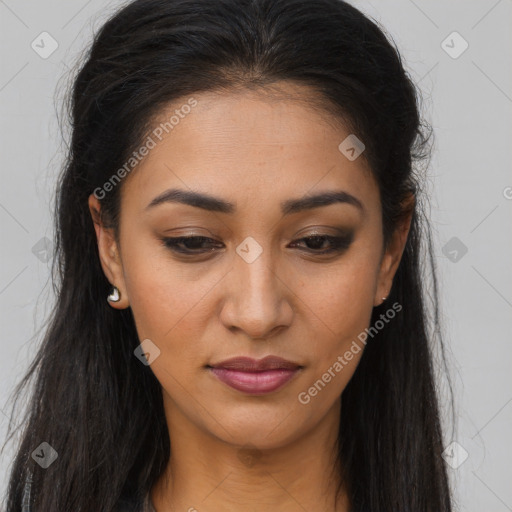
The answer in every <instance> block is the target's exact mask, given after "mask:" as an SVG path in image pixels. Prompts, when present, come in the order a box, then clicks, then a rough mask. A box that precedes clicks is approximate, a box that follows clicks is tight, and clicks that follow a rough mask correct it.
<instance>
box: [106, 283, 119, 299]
mask: <svg viewBox="0 0 512 512" xmlns="http://www.w3.org/2000/svg"><path fill="white" fill-rule="evenodd" d="M120 299H121V294H120V293H119V288H117V286H113V287H112V293H111V294H110V295H109V296H108V297H107V300H108V301H109V302H119V300H120Z"/></svg>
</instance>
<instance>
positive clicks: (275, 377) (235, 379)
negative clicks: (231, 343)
mask: <svg viewBox="0 0 512 512" xmlns="http://www.w3.org/2000/svg"><path fill="white" fill-rule="evenodd" d="M206 367H207V368H208V370H209V371H210V373H211V374H212V375H214V376H215V377H216V378H217V379H219V380H220V381H221V382H223V383H224V384H226V385H228V386H230V387H231V388H233V389H236V390H238V391H241V392H243V393H248V394H253V395H254V394H265V393H270V392H272V391H276V390H277V389H280V388H282V387H283V386H284V385H285V384H287V383H288V382H289V381H290V380H291V379H292V378H293V377H294V376H295V375H296V374H297V373H299V371H300V370H301V369H302V368H303V366H301V365H299V364H297V363H294V362H292V361H287V360H286V359H283V358H280V357H277V356H267V357H265V358H263V359H260V360H256V359H252V358H250V357H235V358H232V359H228V360H226V361H222V362H220V363H217V364H214V365H207V366H206Z"/></svg>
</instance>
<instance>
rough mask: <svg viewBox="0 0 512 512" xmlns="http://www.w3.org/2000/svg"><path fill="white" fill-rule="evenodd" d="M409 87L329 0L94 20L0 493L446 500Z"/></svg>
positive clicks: (32, 500)
mask: <svg viewBox="0 0 512 512" xmlns="http://www.w3.org/2000/svg"><path fill="white" fill-rule="evenodd" d="M418 96H419V95H418V92H417V91H416V89H415V86H414V85H413V83H412V82H411V80H410V78H409V77H408V75H407V73H406V72H405V71H404V69H403V66H402V63H401V60H400V56H399V53H398V51H397V49H396V48H395V47H394V45H392V44H391V43H390V42H389V41H388V39H387V38H386V36H385V35H384V33H383V31H382V29H380V28H379V27H378V26H377V25H376V23H374V22H373V21H371V20H370V19H368V17H366V16H364V15H363V14H362V13H361V12H359V11H358V10H356V9H355V8H354V7H352V6H350V5H349V4H347V3H345V2H342V1H340V0H314V1H309V2H303V1H301V0H216V1H211V0H172V1H171V0H166V1H159V0H136V1H134V2H132V3H130V4H128V5H126V6H125V7H123V8H122V9H121V10H120V11H119V12H118V13H117V14H115V16H113V17H112V18H111V19H110V20H109V21H108V22H107V23H105V25H104V26H103V27H102V29H101V30H100V31H99V33H98V34H97V36H96V37H95V40H94V43H93V45H92V47H91V50H90V52H89V54H88V55H87V60H86V62H85V63H84V64H83V65H82V67H81V69H80V71H79V73H78V75H77V76H76V78H75V80H74V83H73V88H72V96H71V100H70V106H71V123H72V140H71V144H70V149H69V155H68V159H67V162H66V166H65V170H64V173H63V175H62V178H61V181H60V183H59V188H58V199H57V203H56V233H57V234H56V238H57V247H58V250H57V253H56V259H55V262H56V265H57V267H56V268H57V270H58V272H56V274H57V275H56V277H57V278H58V279H57V283H56V287H57V290H58V300H57V303H56V306H55V309H54V311H53V314H52V318H51V323H50V325H49V328H48V331H47V333H46V336H45V338H44V342H43V344H42V346H41V349H40V351H39V353H38V354H37V357H36V358H35V361H34V363H33V365H32V366H31V368H30V370H29V372H28V374H27V375H26V376H25V378H24V379H23V382H22V384H25V383H26V382H27V381H28V380H29V379H30V378H31V377H35V378H36V385H35V389H34V394H33V397H32V400H31V403H30V409H29V416H28V418H27V419H26V423H25V425H26V429H25V431H24V434H23V437H22V442H21V445H20V447H19V450H18V452H17V456H16V458H15V460H14V463H13V466H12V472H11V477H10V481H9V489H8V496H7V499H6V504H7V510H9V511H12V512H14V511H19V510H22V505H23V506H24V508H23V510H32V511H38V512H41V511H55V510H59V511H69V510H73V511H91V512H92V511H94V512H97V511H111V510H154V511H157V512H165V511H171V510H189V511H193V510H197V511H200V512H203V511H218V510H235V509H236V510H240V509H242V510H254V511H256V510H257V511H262V510H263V511H266V510H269V511H297V510H308V511H311V512H315V511H329V512H331V511H336V512H348V511H352V512H359V511H371V512H376V511H392V512H406V511H408V512H420V511H421V512H425V511H435V512H447V511H450V510H451V505H450V503H451V498H450V490H449V485H448V481H447V473H446V469H445V466H444V462H443V459H442V457H441V454H442V451H443V443H442V430H441V425H440V419H439V410H438V401H437V396H436V387H435V383H434V379H433V370H432V366H433V363H432V357H431V351H432V346H431V344H430V343H431V341H433V340H434V334H436V333H437V331H435V332H434V329H433V328H432V327H437V325H435V326H432V325H429V323H428V318H429V317H428V314H427V308H426V305H425V301H424V294H425V293H426V286H425V284H424V283H423V279H422V271H421V270H422V264H423V263H422V261H421V257H420V256H421V249H422V247H423V244H426V247H427V249H430V251H431V246H430V238H429V226H428V222H427V215H425V212H424V210H423V208H422V206H421V205H422V203H421V194H420V188H421V176H420V174H419V172H418V168H419V163H420V162H421V161H422V160H423V159H425V158H426V157H428V155H429V151H428V141H429V136H428V135H429V134H427V133H426V131H427V128H428V125H427V124H426V123H424V122H422V120H421V119H420V114H419V106H418ZM430 254H431V253H430ZM430 261H432V256H430ZM433 275H434V280H433V284H434V290H433V293H434V298H435V297H436V293H437V290H436V287H435V284H436V281H435V273H434V274H433ZM107 297H108V301H107V300H106V299H107ZM432 308H433V314H434V320H437V304H436V301H435V300H434V302H433V305H432ZM439 343H441V345H440V346H441V348H442V341H441V340H439Z"/></svg>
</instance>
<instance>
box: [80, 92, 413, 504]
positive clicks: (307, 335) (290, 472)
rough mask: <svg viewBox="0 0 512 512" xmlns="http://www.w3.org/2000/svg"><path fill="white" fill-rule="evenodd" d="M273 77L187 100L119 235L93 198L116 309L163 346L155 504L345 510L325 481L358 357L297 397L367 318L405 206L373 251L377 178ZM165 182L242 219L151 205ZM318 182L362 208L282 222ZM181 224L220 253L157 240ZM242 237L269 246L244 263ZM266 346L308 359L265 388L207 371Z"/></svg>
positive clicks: (392, 259)
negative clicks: (193, 102) (259, 88)
mask: <svg viewBox="0 0 512 512" xmlns="http://www.w3.org/2000/svg"><path fill="white" fill-rule="evenodd" d="M279 86H280V90H281V91H282V92H283V93H284V94H283V95H282V96H281V97H277V96H269V95H267V94H262V93H261V92H255V91H247V90H239V91H236V92H230V93H227V92H224V93H217V94H214V93H202V94H197V95H194V98H196V99H197V101H198V105H197V106H196V107H195V108H194V109H193V110H192V112H191V113H190V114H189V115H188V116H186V117H185V118H184V119H181V120H180V123H179V124H178V125H176V126H175V127H174V129H173V130H172V131H171V132H170V133H169V134H168V135H167V136H166V137H165V138H164V139H163V140H162V141H161V142H159V143H158V144H157V146H156V147H155V148H154V149H152V150H151V151H150V153H149V154H148V155H147V156H146V157H145V159H144V160H142V162H141V163H139V164H138V166H137V168H136V170H135V171H133V172H132V173H131V174H130V175H128V176H127V177H126V178H125V179H124V180H123V183H122V199H121V217H120V242H119V244H117V243H116V241H115V238H114V236H113V233H112V232H111V231H110V230H109V229H106V228H105V227H104V226H103V225H102V223H101V220H100V218H99V211H100V203H99V201H98V200H97V199H96V198H95V197H94V196H93V195H91V197H90V199H89V207H90V211H91V215H92V218H93V221H94V225H95V229H96V234H97V240H98V249H99V254H100V258H101V263H102V267H103V270H104V272H105V275H106V276H107V278H108V279H109V281H110V282H111V283H112V284H113V285H115V286H117V287H118V288H119V290H120V293H121V300H120V301H119V302H117V303H112V304H111V305H112V307H114V308H118V309H123V308H127V307H131V308H132V311H133V315H134V318H135V323H136V328H137V332H138V335H139V338H140V340H144V339H146V338H149V339H150V340H152V342H153V343H154V344H155V345H157V346H158V348H159V349H160V355H159V356H158V357H157V358H156V359H155V360H154V361H153V362H152V363H151V366H150V368H151V369H152V371H153V372H154V375H155V376H156V378H157V379H158V381H159V382H160V384H161V386H162V389H163V397H164V406H165V411H166V420H167V425H168V429H169V435H170V443H171V453H172V455H171V460H170V463H169V465H168V467H167V469H166V471H165V473H164V474H163V475H162V477H161V478H160V480H159V481H158V482H157V484H156V485H155V486H154V487H153V489H152V492H151V498H152V501H153V504H154V506H155V508H156V510H157V512H164V511H171V510H172V511H174V510H176V511H178V510H180V511H187V510H190V511H193V510H197V511H198V512H206V511H208V512H217V511H223V512H225V511H235V510H236V511H239V510H247V511H256V510H262V509H265V510H266V509H272V510H279V511H282V512H291V511H293V512H295V511H304V510H308V511H310V512H316V511H318V512H320V511H322V512H325V511H326V510H329V511H337V512H348V510H349V499H348V495H347V493H346V489H345V488H344V492H343V495H342V496H341V498H340V499H339V500H338V501H337V503H335V487H336V484H337V483H338V480H337V478H338V477H333V478H329V475H330V473H331V471H332V470H333V467H334V465H335V460H334V459H333V454H334V453H335V452H336V437H337V433H338V429H339V410H340V396H341V394H342V391H343V390H344V388H345V387H346V385H347V383H348V381H349V380H350V378H351V377H352V375H353V373H354V371H355V369H356V367H357V364H358V363H359V360H360V357H361V355H362V353H363V351H362V350H361V351H360V352H359V353H357V354H356V355H354V357H353V359H352V360H351V361H350V362H348V364H347V365H346V366H344V368H343V370H342V371H340V372H339V373H337V374H336V377H335V378H333V379H332V380H331V382H329V383H328V384H327V385H326V386H325V387H324V389H322V391H321V392H319V393H318V394H317V395H316V396H315V397H313V398H311V401H310V402H309V403H308V404H303V403H300V402H299V400H298V398H297V397H298V395H299V393H301V392H304V391H307V390H308V389H309V388H310V387H311V386H312V384H313V383H314V382H315V381H317V380H318V379H319V378H321V376H322V374H324V373H325V372H326V371H327V369H328V368H329V367H332V365H333V364H334V362H335V361H336V360H337V357H338V356H339V355H343V354H344V353H345V352H346V351H347V350H348V349H349V347H350V345H351V343H352V342H353V340H355V339H357V336H358V334H359V333H361V332H362V331H364V329H365V328H367V327H369V325H370V318H371V313H372V308H373V307H374V306H376V305H379V304H381V302H382V298H383V297H386V296H387V295H388V293H389V290H390V289H391V285H392V280H393V277H394V275H395V272H396V269H397V267H398V264H399V261H400V258H401V256H402V252H403V249H404V245H405V242H406V238H407V234H408V231H409V223H410V216H409V217H407V218H405V219H404V221H403V222H402V223H401V224H400V225H399V227H398V229H397V230H396V232H395V235H394V237H393V239H392V240H391V243H390V244H389V245H388V247H387V249H386V250H385V251H384V248H383V238H382V219H381V212H380V208H381V206H380V196H379V190H378V187H377V184H376V182H375V181H374V179H373V177H372V176H371V174H370V173H369V172H368V168H367V167H366V165H367V164H366V162H365V160H364V158H363V157H359V158H357V159H356V160H354V161H350V160H348V159H347V158H346V157H345V156H344V155H343V154H342V153H341V152H340V150H339V149H338V145H339V144H340V143H341V141H343V140H344V139H345V137H347V135H349V133H350V132H349V131H348V130H346V129H344V128H343V126H342V125H339V123H335V122H333V121H334V119H329V118H328V114H326V113H321V112H320V111H318V110H316V109H314V108H312V107H308V105H307V104H306V103H304V101H299V100H298V99H304V98H307V97H308V94H309V93H310V92H308V90H307V89H304V88H303V86H299V85H292V84H290V83H281V84H279ZM187 99H188V98H186V99H185V100H184V101H182V102H181V103H176V104H173V105H172V106H169V109H168V110H165V111H162V119H168V118H169V117H170V115H172V112H173V111H174V109H175V108H178V107H179V106H180V105H183V104H185V102H186V100H187ZM169 188H180V189H184V190H194V191H199V192H203V193H208V194H210V195H213V196H216V197H219V198H222V199H224V200H226V201H230V202H232V203H234V205H236V213H234V214H227V213H219V212H208V211H206V210H202V209H199V208H196V207H193V206H189V205H183V204H178V203H164V204H161V205H158V206H156V207H154V208H151V209H149V210H145V207H146V206H147V205H148V204H149V203H150V202H151V200H152V199H153V198H155V197H156V196H158V195H159V194H161V193H162V192H163V191H165V190H166V189H169ZM320 190H321V191H326V190H344V191H346V192H348V193H350V194H351V195H353V196H355V197H357V198H358V199H359V200H360V202H361V203H362V204H363V207H364V211H360V210H359V209H358V208H356V207H355V206H353V205H351V204H347V203H345V204H342V203H336V204H332V205H329V206H325V207H320V208H314V209H310V210H307V211H303V212H299V213H294V214H290V215H286V216H283V215H282V213H281V211H280V206H279V205H280V203H281V201H284V200H289V199H295V198H301V197H304V196H305V195H306V194H313V193H317V192H319V191H320ZM339 228H342V229H345V230H353V231H354V238H353V241H352V243H351V245H350V246H349V247H348V249H345V250H342V251H340V252H338V253H336V252H333V253H332V254H330V255H329V254H328V255H315V253H314V250H315V249H316V250H317V252H318V250H320V251H321V250H323V249H326V248H328V247H330V244H329V241H328V240H327V241H324V242H323V245H322V242H321V241H320V243H319V244H318V245H314V243H308V242H305V241H300V240H301V239H302V238H304V237H306V236H312V235H314V234H321V235H322V234H324V235H331V236H336V235H339V233H338V232H337V229H339ZM192 235H193V236H205V237H208V238H211V239H213V240H214V242H213V244H214V245H213V247H214V250H213V252H210V253H206V254H204V255H200V256H191V257H188V259H187V257H186V256H180V255H179V254H175V253H173V252H172V250H171V249H169V248H166V247H165V246H164V245H163V244H162V243H161V241H160V239H159V237H164V236H192ZM249 236H250V237H252V238H254V240H256V241H257V243H258V244H259V245H260V246H261V249H262V253H261V254H260V256H259V257H258V258H257V259H256V260H255V261H253V262H251V263H248V262H247V261H245V260H244V259H243V258H242V257H240V256H239V255H238V254H237V252H236V248H237V246H239V245H240V244H241V242H242V241H243V240H244V239H245V238H246V237H249ZM182 247H183V246H182ZM189 247H190V246H189ZM191 247H200V248H203V247H205V246H204V245H203V246H191ZM206 247H211V245H208V243H207V244H206ZM215 247H217V248H215ZM390 307H391V305H390ZM269 354H273V355H278V356H281V357H283V358H285V359H288V360H291V361H294V362H297V363H299V364H301V365H302V366H303V369H302V370H301V371H300V372H299V373H298V374H297V375H295V377H294V378H293V379H292V380H291V381H289V382H288V383H287V384H286V385H285V386H284V387H283V388H281V389H278V390H277V391H274V392H272V393H269V394H266V395H257V396H254V395H253V396H251V395H248V394H246V393H242V392H239V391H236V390H234V389H232V388H230V387H229V386H227V385H226V384H224V383H222V382H220V381H219V380H218V379H217V378H216V377H215V376H213V375H212V374H211V372H209V371H208V370H207V369H206V368H205V365H207V364H212V363H216V362H220V361H222V360H225V359H228V358H231V357H234V356H239V355H246V356H250V357H253V358H256V359H260V358H262V357H264V356H266V355H269ZM333 474H335V475H336V474H339V473H336V472H334V473H333Z"/></svg>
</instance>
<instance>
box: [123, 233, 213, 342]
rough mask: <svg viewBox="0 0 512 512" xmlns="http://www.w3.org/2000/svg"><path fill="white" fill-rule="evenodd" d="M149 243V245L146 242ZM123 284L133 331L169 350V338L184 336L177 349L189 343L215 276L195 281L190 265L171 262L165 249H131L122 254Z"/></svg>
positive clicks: (192, 338)
mask: <svg viewBox="0 0 512 512" xmlns="http://www.w3.org/2000/svg"><path fill="white" fill-rule="evenodd" d="M148 246H149V244H148ZM123 265H124V267H125V283H126V288H127V293H128V297H129V300H130V307H131V309H132V312H133V316H134V319H135V324H136V327H137V332H138V334H139V337H140V338H141V339H144V338H149V339H151V340H152V341H154V343H155V344H157V346H159V347H161V346H164V345H165V347H166V351H167V350H169V348H172V347H171V344H170V343H169V340H171V339H186V340H187V344H180V345H181V349H184V348H185V349H186V347H187V346H190V345H191V344H193V340H195V339H197V337H195V336H194V331H195V330H197V329H198V328H199V326H200V324H201V322H200V321H199V318H200V316H201V314H203V313H204V314H205V312H204V304H205V299H207V297H208V292H209V291H210V290H211V289H212V288H213V287H214V285H215V282H216V280H215V279H214V278H215V276H213V275H212V276H211V278H208V277H207V278H205V279H200V280H197V276H196V277H194V276H195V274H194V270H193V268H192V267H193V265H190V266H189V267H190V268H189V267H187V265H186V264H184V263H177V262H176V261H173V260H172V259H171V257H170V256H169V255H167V254H166V252H165V250H162V249H159V248H157V249H155V245H154V242H153V246H152V251H145V250H144V249H137V248H133V249H132V250H131V251H128V252H127V253H126V255H123Z"/></svg>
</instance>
